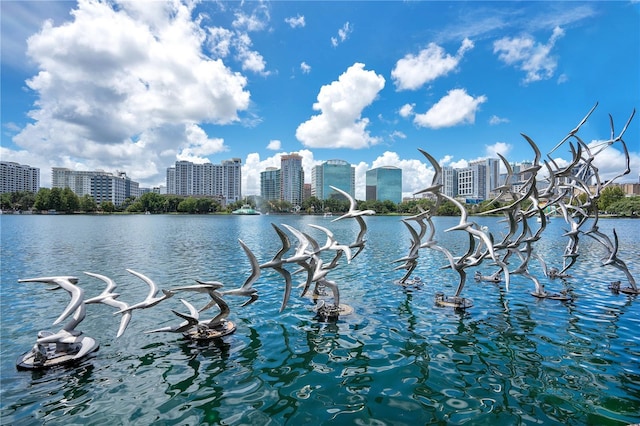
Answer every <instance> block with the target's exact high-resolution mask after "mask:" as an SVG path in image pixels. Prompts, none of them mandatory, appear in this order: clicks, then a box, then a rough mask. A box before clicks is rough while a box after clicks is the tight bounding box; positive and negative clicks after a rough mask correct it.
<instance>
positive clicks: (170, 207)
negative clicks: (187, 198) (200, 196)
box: [163, 195, 184, 212]
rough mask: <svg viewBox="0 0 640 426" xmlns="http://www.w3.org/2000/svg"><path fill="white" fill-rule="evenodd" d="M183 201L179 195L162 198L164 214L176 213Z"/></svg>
mask: <svg viewBox="0 0 640 426" xmlns="http://www.w3.org/2000/svg"><path fill="white" fill-rule="evenodd" d="M182 200H184V197H182V196H180V195H165V198H164V206H163V208H164V211H165V212H177V211H178V205H179V204H180V202H181V201H182Z"/></svg>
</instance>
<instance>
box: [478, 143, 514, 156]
mask: <svg viewBox="0 0 640 426" xmlns="http://www.w3.org/2000/svg"><path fill="white" fill-rule="evenodd" d="M511 148H512V146H511V145H510V144H508V143H505V142H496V143H494V144H493V145H485V146H484V152H485V154H486V155H487V157H490V158H498V156H497V155H496V154H500V155H502V156H503V157H505V158H507V159H508V158H509V152H510V151H511Z"/></svg>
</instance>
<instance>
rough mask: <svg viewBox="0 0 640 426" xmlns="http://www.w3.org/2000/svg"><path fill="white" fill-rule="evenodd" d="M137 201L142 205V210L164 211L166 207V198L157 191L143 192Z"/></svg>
mask: <svg viewBox="0 0 640 426" xmlns="http://www.w3.org/2000/svg"><path fill="white" fill-rule="evenodd" d="M136 201H137V202H139V203H140V205H141V206H142V211H148V212H151V213H160V212H163V211H164V208H165V198H164V197H163V196H162V195H160V194H156V193H155V192H147V193H146V194H142V195H141V196H140V197H139V198H138V199H137V200H136Z"/></svg>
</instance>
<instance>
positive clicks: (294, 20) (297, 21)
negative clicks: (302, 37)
mask: <svg viewBox="0 0 640 426" xmlns="http://www.w3.org/2000/svg"><path fill="white" fill-rule="evenodd" d="M284 22H286V23H287V24H289V26H291V28H297V27H304V26H305V25H306V23H305V22H304V16H301V15H298V16H295V17H293V16H291V17H289V18H285V20H284Z"/></svg>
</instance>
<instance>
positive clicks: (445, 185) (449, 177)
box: [439, 167, 458, 198]
mask: <svg viewBox="0 0 640 426" xmlns="http://www.w3.org/2000/svg"><path fill="white" fill-rule="evenodd" d="M439 183H441V184H442V189H441V192H442V193H443V194H445V195H447V196H449V197H451V198H453V197H455V196H457V195H458V170H457V169H454V168H453V167H443V168H442V182H439Z"/></svg>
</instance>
